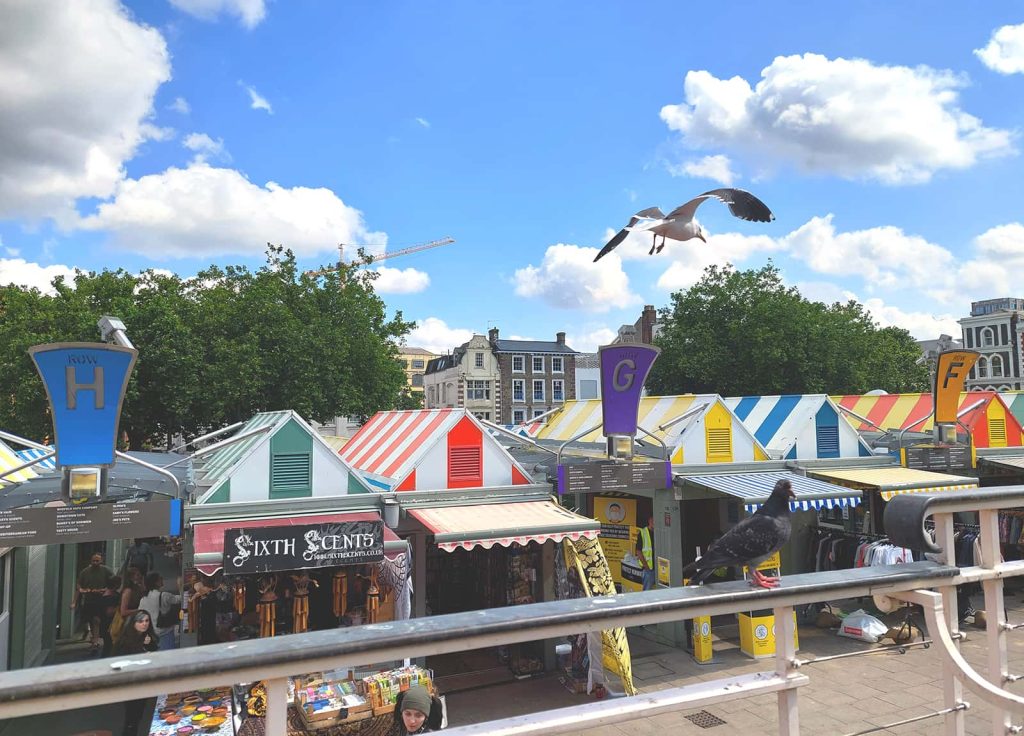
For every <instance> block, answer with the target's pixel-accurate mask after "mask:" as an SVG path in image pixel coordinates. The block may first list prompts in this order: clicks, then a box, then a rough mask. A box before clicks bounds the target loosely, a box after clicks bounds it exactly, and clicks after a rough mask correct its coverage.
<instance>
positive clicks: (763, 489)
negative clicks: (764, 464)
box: [683, 471, 861, 513]
mask: <svg viewBox="0 0 1024 736" xmlns="http://www.w3.org/2000/svg"><path fill="white" fill-rule="evenodd" d="M780 480H788V481H789V482H790V483H791V484H792V486H793V493H795V494H796V499H795V500H793V501H791V502H790V504H789V506H790V508H791V509H792V510H793V511H801V510H802V511H807V510H809V509H831V508H836V507H848V506H856V505H857V504H859V503H860V498H861V491H860V490H859V489H855V488H844V487H842V486H837V485H833V484H831V483H825V482H824V481H820V480H815V479H814V478H807V477H804V476H802V475H797V474H796V473H789V472H785V471H779V472H770V473H731V474H729V475H691V476H686V477H684V478H683V481H684V482H685V483H687V484H689V485H693V486H697V487H699V488H702V489H706V490H710V491H716V492H718V493H724V494H726V495H728V496H733V497H735V498H739V499H741V500H742V501H743V506H744V508H746V510H747V511H750V512H751V513H753V512H754V511H757V509H758V508H759V507H760V506H761V505H762V504H763V503H764V502H765V501H767V500H768V496H769V495H771V492H772V488H774V487H775V484H776V483H777V482H778V481H780Z"/></svg>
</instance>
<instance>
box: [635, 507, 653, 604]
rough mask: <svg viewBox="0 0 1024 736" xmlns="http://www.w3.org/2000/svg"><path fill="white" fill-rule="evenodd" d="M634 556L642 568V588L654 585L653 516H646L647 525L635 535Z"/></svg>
mask: <svg viewBox="0 0 1024 736" xmlns="http://www.w3.org/2000/svg"><path fill="white" fill-rule="evenodd" d="M636 556H637V558H638V559H639V560H640V567H642V568H643V589H644V590H650V589H651V588H653V587H654V517H653V516H648V517H647V526H645V527H641V528H640V533H639V534H637V536H636Z"/></svg>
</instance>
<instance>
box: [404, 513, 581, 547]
mask: <svg viewBox="0 0 1024 736" xmlns="http://www.w3.org/2000/svg"><path fill="white" fill-rule="evenodd" d="M409 515H410V516H412V517H413V518H415V519H417V520H418V521H419V522H420V523H421V524H423V526H425V527H426V528H427V529H429V530H430V531H431V532H433V534H434V541H435V542H436V543H437V546H438V547H440V548H441V549H443V550H445V551H446V552H451V551H453V550H456V549H459V548H460V547H461V548H462V549H473V547H477V546H479V547H483V548H484V549H490V548H491V547H493V546H494V545H496V544H498V545H501V546H502V547H508V546H510V545H512V544H527V543H528V542H540V543H543V542H546V541H548V540H549V539H553V540H554V541H556V542H560V541H561V540H563V539H573V540H576V539H579V538H581V537H588V538H590V539H596V538H597V534H598V532H599V531H600V530H601V524H600V523H599V522H597V521H595V520H593V519H588V518H586V517H585V516H580V515H579V514H574V513H573V512H572V511H569V510H568V509H564V508H562V507H561V506H559V505H558V504H555V503H552V502H551V501H527V502H523V503H495V504H482V505H478V506H452V507H446V508H426V509H410V510H409Z"/></svg>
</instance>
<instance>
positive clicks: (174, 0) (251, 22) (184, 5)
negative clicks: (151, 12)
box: [171, 0, 267, 28]
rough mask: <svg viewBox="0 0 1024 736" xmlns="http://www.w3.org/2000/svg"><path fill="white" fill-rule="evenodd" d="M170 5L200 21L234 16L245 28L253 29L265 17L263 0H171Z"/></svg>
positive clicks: (265, 10) (265, 9)
mask: <svg viewBox="0 0 1024 736" xmlns="http://www.w3.org/2000/svg"><path fill="white" fill-rule="evenodd" d="M171 5H173V6H174V7H176V8H178V10H182V11H184V12H186V13H188V14H189V15H191V16H194V17H196V18H200V19H202V20H216V19H217V18H218V17H220V16H222V15H230V16H234V17H236V18H238V20H239V21H240V22H241V24H242V25H243V26H245V27H246V28H255V27H256V26H257V25H259V23H260V21H262V20H263V19H264V18H265V17H266V15H267V5H266V2H265V0H171Z"/></svg>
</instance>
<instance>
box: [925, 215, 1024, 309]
mask: <svg viewBox="0 0 1024 736" xmlns="http://www.w3.org/2000/svg"><path fill="white" fill-rule="evenodd" d="M973 245H974V258H972V259H971V260H968V261H966V262H965V263H963V264H961V265H960V267H959V270H958V272H957V279H956V281H955V282H952V283H950V284H949V285H948V287H947V292H946V293H945V294H944V295H943V298H944V300H945V301H948V302H953V301H954V300H957V299H959V300H961V301H962V300H963V299H964V298H965V297H969V298H971V299H988V298H991V297H992V296H993V295H995V294H1011V293H1016V292H1017V288H1018V285H1019V284H1020V283H1021V281H1024V225H1022V224H1021V223H1019V222H1012V223H1009V224H1006V225H998V226H996V227H993V228H990V229H989V230H986V231H985V232H983V233H982V234H981V235H979V236H977V237H976V238H975V239H974V242H973Z"/></svg>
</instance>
